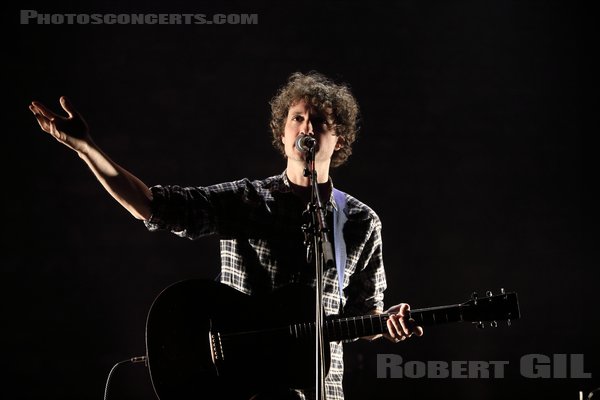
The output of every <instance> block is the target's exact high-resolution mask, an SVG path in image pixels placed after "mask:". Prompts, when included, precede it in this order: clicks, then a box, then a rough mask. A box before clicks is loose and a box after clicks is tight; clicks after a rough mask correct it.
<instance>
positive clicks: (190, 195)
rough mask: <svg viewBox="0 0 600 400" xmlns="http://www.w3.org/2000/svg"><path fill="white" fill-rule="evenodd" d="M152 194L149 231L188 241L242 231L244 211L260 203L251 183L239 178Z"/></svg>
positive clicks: (156, 189) (156, 190)
mask: <svg viewBox="0 0 600 400" xmlns="http://www.w3.org/2000/svg"><path fill="white" fill-rule="evenodd" d="M150 190H151V191H152V203H151V217H150V218H149V219H148V220H146V221H144V224H145V225H146V228H147V229H148V230H150V231H158V230H167V231H171V232H172V233H174V234H176V235H178V236H181V237H185V238H188V239H197V238H199V237H202V236H207V235H212V234H226V233H227V232H235V231H240V230H242V227H243V225H244V224H245V223H246V222H247V219H248V218H247V215H248V210H249V209H250V208H252V207H256V206H257V205H258V204H259V203H260V199H259V198H258V194H257V192H256V190H255V188H254V187H253V186H252V184H251V183H250V182H249V181H248V180H247V179H243V180H240V181H235V182H227V183H220V184H217V185H212V186H206V187H201V186H195V187H181V186H175V185H173V186H161V185H156V186H152V187H151V188H150Z"/></svg>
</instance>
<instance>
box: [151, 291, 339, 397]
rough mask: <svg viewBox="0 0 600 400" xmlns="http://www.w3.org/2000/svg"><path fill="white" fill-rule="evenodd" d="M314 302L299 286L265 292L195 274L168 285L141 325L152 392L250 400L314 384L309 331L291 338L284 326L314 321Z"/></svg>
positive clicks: (312, 338)
mask: <svg viewBox="0 0 600 400" xmlns="http://www.w3.org/2000/svg"><path fill="white" fill-rule="evenodd" d="M314 304H315V301H314V291H313V290H312V289H310V288H307V287H302V286H287V287H285V288H283V290H277V291H274V292H273V293H272V294H270V295H268V296H264V297H255V296H248V295H245V294H243V293H241V292H239V291H237V290H235V289H233V288H231V287H229V286H226V285H224V284H221V283H217V282H213V281H208V280H200V279H197V280H194V279H192V280H185V281H181V282H177V283H175V284H173V285H171V286H169V287H167V288H166V289H164V290H163V291H162V292H161V293H160V294H159V296H157V298H156V299H155V301H154V303H153V304H152V306H151V308H150V311H149V313H148V318H147V323H146V351H147V357H148V358H147V359H148V367H149V369H150V375H151V379H152V384H153V387H154V390H155V391H156V394H157V395H158V397H159V398H160V399H161V400H171V399H202V398H209V396H210V395H209V393H218V394H219V398H225V399H236V398H239V399H249V398H250V397H252V395H254V394H256V393H258V392H261V391H264V390H273V389H275V388H278V387H281V388H309V387H314V383H315V345H314V344H315V340H314V335H313V334H311V335H305V336H302V337H297V335H294V334H293V332H290V328H289V326H290V325H291V324H298V323H302V322H304V321H311V320H312V321H314ZM325 348H326V355H325V358H324V360H325V362H326V366H327V368H328V366H329V356H330V354H329V346H328V345H327V346H325Z"/></svg>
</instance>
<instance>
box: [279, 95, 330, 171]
mask: <svg viewBox="0 0 600 400" xmlns="http://www.w3.org/2000/svg"><path fill="white" fill-rule="evenodd" d="M327 118H329V121H330V122H331V117H330V116H327V115H324V114H320V113H319V112H318V111H317V110H315V109H314V108H312V107H309V106H308V105H307V104H306V102H305V101H304V100H299V101H297V102H295V103H293V104H292V105H291V106H290V109H289V110H288V115H287V118H286V121H285V129H284V133H283V136H281V141H282V142H283V145H284V147H285V155H286V156H287V157H288V158H289V159H291V160H296V161H303V160H304V158H303V153H302V152H300V151H298V150H297V149H296V147H295V142H296V138H298V136H299V135H300V134H307V135H308V134H311V135H313V136H314V137H315V139H317V148H316V150H317V152H316V154H315V161H327V160H330V159H331V156H332V155H333V152H334V151H335V150H339V149H340V147H341V143H342V138H341V137H338V136H335V129H329V128H328V127H327V124H326V122H327V120H328V119H327Z"/></svg>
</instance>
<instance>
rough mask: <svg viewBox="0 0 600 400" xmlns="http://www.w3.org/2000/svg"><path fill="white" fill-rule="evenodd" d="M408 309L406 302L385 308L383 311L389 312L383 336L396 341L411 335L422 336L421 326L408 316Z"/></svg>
mask: <svg viewBox="0 0 600 400" xmlns="http://www.w3.org/2000/svg"><path fill="white" fill-rule="evenodd" d="M409 311H410V305H408V304H406V303H400V304H396V305H395V306H392V307H390V308H389V309H388V310H386V311H385V313H386V314H390V317H389V319H388V320H387V328H388V333H384V334H383V337H385V338H386V339H387V340H389V341H392V342H394V343H398V342H401V341H403V340H405V339H407V338H409V337H411V336H412V335H417V336H423V328H422V327H421V326H419V325H417V324H416V323H415V320H414V319H412V318H410V312H409ZM407 317H408V318H407Z"/></svg>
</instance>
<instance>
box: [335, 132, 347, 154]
mask: <svg viewBox="0 0 600 400" xmlns="http://www.w3.org/2000/svg"><path fill="white" fill-rule="evenodd" d="M345 143H346V141H345V140H344V138H343V137H342V136H338V137H337V142H336V143H335V148H334V150H335V151H338V150H339V149H341V148H342V147H344V144H345Z"/></svg>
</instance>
